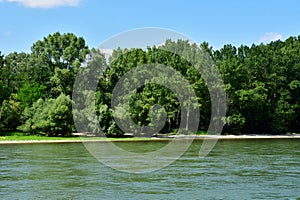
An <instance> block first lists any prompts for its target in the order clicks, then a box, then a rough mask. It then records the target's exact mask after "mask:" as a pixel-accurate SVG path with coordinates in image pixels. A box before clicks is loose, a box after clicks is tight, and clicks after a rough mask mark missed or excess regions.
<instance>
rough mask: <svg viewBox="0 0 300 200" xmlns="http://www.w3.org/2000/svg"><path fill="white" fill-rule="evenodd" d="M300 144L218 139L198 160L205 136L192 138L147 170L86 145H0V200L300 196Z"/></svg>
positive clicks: (128, 144) (147, 145)
mask: <svg viewBox="0 0 300 200" xmlns="http://www.w3.org/2000/svg"><path fill="white" fill-rule="evenodd" d="M299 144H300V140H299V139H293V140H290V139H282V140H279V139H276V140H275V139H268V140H219V141H218V143H217V144H216V146H215V148H214V149H213V150H212V152H210V154H209V155H208V156H207V157H205V158H199V157H198V152H199V148H200V145H201V141H194V142H193V144H192V146H191V147H190V148H189V150H188V151H187V152H186V153H185V154H184V155H183V156H182V157H180V158H179V159H178V160H177V161H175V162H174V163H172V164H171V165H169V166H167V167H165V168H163V169H160V170H157V171H154V172H151V173H141V174H134V173H126V172H119V171H117V170H115V169H112V168H110V167H107V166H105V165H104V164H102V163H100V162H99V161H97V160H96V159H95V158H94V157H93V156H91V155H90V154H89V153H88V151H87V150H86V149H85V147H84V145H82V144H81V143H65V144H22V145H21V144H20V145H0V166H1V167H0V199H300V162H299V161H300V145H299ZM118 145H119V146H121V147H122V145H123V147H124V148H127V149H128V148H132V149H133V150H134V149H135V147H137V149H139V151H141V149H144V150H145V151H147V148H148V150H149V148H153V146H156V145H157V146H161V145H165V144H164V143H163V142H123V143H118ZM141 146H142V147H143V148H140V147H141Z"/></svg>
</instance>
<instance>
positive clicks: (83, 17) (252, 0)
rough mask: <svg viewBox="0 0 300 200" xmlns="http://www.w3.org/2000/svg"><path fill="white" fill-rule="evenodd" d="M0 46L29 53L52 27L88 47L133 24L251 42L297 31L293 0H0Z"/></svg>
mask: <svg viewBox="0 0 300 200" xmlns="http://www.w3.org/2000/svg"><path fill="white" fill-rule="evenodd" d="M0 19H1V22H0V51H1V52H2V53H4V54H8V53H10V52H13V51H17V52H21V51H25V52H29V51H30V47H31V45H32V44H33V43H34V42H36V41H37V40H40V39H43V37H44V36H47V35H48V34H52V33H54V32H56V31H59V32H61V33H65V32H72V33H74V34H75V35H77V36H82V37H84V39H85V40H86V42H87V44H88V46H89V47H97V46H98V45H99V44H100V43H101V42H103V41H104V40H106V39H107V38H109V37H111V36H113V35H115V34H118V33H120V32H123V31H127V30H130V29H135V28H143V27H161V28H168V29H172V30H175V31H178V32H180V33H182V34H185V35H186V36H188V37H189V38H191V39H193V40H195V41H197V42H199V43H200V42H203V41H207V42H209V44H211V45H212V46H213V47H214V48H220V47H222V46H223V45H224V44H228V43H230V44H233V45H241V44H246V45H251V44H252V43H256V44H259V43H260V42H268V41H270V40H276V39H282V40H284V39H285V38H287V37H288V36H297V35H300V26H299V25H300V1H299V0H286V1H284V0H282V1H276V0H231V1H230V0H206V1H200V0H198V1H196V0H195V1H174V0H151V1H142V0H139V1H138V0H136V1H135V0H128V1H125V0H119V1H115V0H106V1H101V0H0Z"/></svg>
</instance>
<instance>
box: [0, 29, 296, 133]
mask: <svg viewBox="0 0 300 200" xmlns="http://www.w3.org/2000/svg"><path fill="white" fill-rule="evenodd" d="M203 52H205V53H206V54H208V55H209V56H210V58H211V60H213V62H214V65H216V66H217V68H218V69H219V72H220V74H221V77H222V79H223V81H224V88H225V91H226V108H227V115H226V117H224V118H223V119H222V120H223V122H224V129H223V133H230V134H266V133H267V134H284V133H287V132H299V131H300V36H298V37H290V38H288V39H286V40H285V41H280V40H278V41H274V42H270V43H269V44H259V45H255V44H253V45H252V46H251V47H248V46H245V45H241V46H240V47H235V46H233V45H224V46H223V48H221V49H219V50H214V49H212V47H210V46H209V44H208V43H206V42H204V43H202V44H200V45H199V44H191V43H190V42H189V41H183V40H178V41H171V40H167V41H166V42H165V43H164V44H163V45H161V46H158V47H156V46H153V47H148V48H147V49H139V48H133V49H120V48H118V49H115V50H114V51H113V54H112V55H111V56H110V57H109V60H107V59H106V58H105V56H104V55H103V54H102V53H101V51H100V50H98V49H94V48H92V49H90V48H89V47H88V46H87V45H86V43H85V40H84V38H82V37H78V36H75V35H74V34H72V33H65V34H61V33H59V32H56V33H54V34H50V35H48V36H47V37H44V38H43V39H42V40H39V41H37V42H35V43H34V44H33V45H32V47H31V52H30V53H24V52H21V53H18V52H13V53H9V54H8V55H3V54H2V53H1V52H0V94H1V95H0V105H1V107H0V130H1V131H2V132H3V131H15V130H19V131H23V132H26V133H28V134H46V135H48V136H54V135H63V136H66V135H70V134H71V133H73V132H75V131H76V129H75V126H74V118H75V119H76V120H77V121H79V123H81V124H83V125H84V126H86V127H87V130H86V131H88V132H91V133H94V134H98V135H108V136H119V135H122V134H123V133H124V131H122V130H121V129H120V127H118V124H117V123H116V121H115V119H114V117H115V118H116V117H117V118H120V119H123V118H130V119H131V120H132V121H133V122H134V123H135V124H137V125H139V126H148V127H152V126H154V125H153V123H155V122H156V123H157V122H159V121H161V120H162V119H164V122H165V123H164V124H162V125H161V130H160V133H172V132H176V131H177V130H178V129H179V128H180V127H179V126H180V122H181V120H182V116H185V115H187V114H188V112H185V114H183V110H182V109H181V107H182V104H185V102H180V101H179V99H180V98H179V97H178V96H176V95H175V94H174V92H173V91H172V90H170V89H169V88H167V87H164V86H162V85H160V84H157V83H149V84H146V85H143V86H141V87H139V88H136V90H135V92H133V93H132V94H131V95H130V96H128V95H127V96H126V94H129V93H130V91H126V88H130V85H128V86H126V84H125V85H123V88H124V91H123V93H122V94H123V95H125V97H123V98H127V99H128V101H129V105H128V106H129V107H128V110H124V108H121V107H120V108H119V107H117V108H116V109H113V108H112V106H111V101H112V100H113V99H112V94H113V91H114V88H115V87H116V84H117V82H118V81H119V80H120V78H121V77H123V76H124V75H125V74H126V73H127V72H129V71H130V70H132V69H134V68H135V67H137V66H141V65H147V66H148V67H150V68H151V66H152V65H153V63H155V65H159V66H160V67H164V66H170V67H172V68H174V69H175V70H176V71H177V72H180V74H181V75H182V76H184V77H185V79H186V80H187V81H188V83H189V85H190V86H191V88H192V89H193V91H194V92H195V95H196V96H195V99H194V101H193V102H194V103H193V104H192V105H189V108H190V107H191V108H198V109H199V110H200V120H199V124H197V127H198V130H199V131H202V130H203V131H205V130H207V128H208V125H209V123H210V120H211V100H210V94H209V91H208V89H207V83H206V82H205V80H204V79H203V75H202V74H201V73H199V70H197V67H195V65H197V64H198V63H201V62H203V60H201V59H200V60H197V59H198V57H197V55H199V54H201V53H203ZM179 55H185V56H184V57H185V58H184V57H182V56H179ZM187 57H188V58H189V59H186V58H187ZM88 60H89V62H87V61H88ZM191 60H192V61H193V62H191ZM94 65H96V66H100V68H99V69H95V68H94V67H93V66H94ZM83 69H84V72H83V73H86V74H87V75H88V74H93V73H90V71H89V70H99V71H100V72H101V74H102V75H101V76H99V77H96V78H97V81H98V84H97V87H96V91H94V92H93V91H89V90H88V89H84V88H82V94H83V95H84V96H85V97H90V98H91V99H93V98H94V99H95V101H94V102H82V105H83V107H82V108H78V109H74V108H73V109H72V104H73V103H74V101H80V96H77V97H76V96H74V95H72V94H73V91H72V90H73V86H74V83H75V79H76V76H77V75H78V73H79V72H80V71H82V70H83ZM153 69H154V67H153ZM143 73H144V74H143ZM146 73H147V72H146V71H145V72H141V73H140V74H138V75H137V76H136V77H132V79H131V80H129V82H128V81H127V84H128V83H130V81H131V82H136V81H138V80H139V79H141V76H143V75H145V74H146ZM159 79H160V80H161V81H162V83H163V81H168V80H167V78H165V77H163V76H161V77H159ZM176 80H177V81H176ZM180 80H181V79H180V78H178V79H177V78H173V79H172V81H173V83H174V84H180ZM86 81H89V80H86ZM185 92H186V91H182V92H181V95H183V96H184V95H185V94H187V93H185ZM73 98H79V99H73ZM186 102H188V101H186ZM91 103H92V104H93V103H94V104H95V105H93V106H90V105H91ZM154 105H161V107H157V109H156V110H154V111H153V109H152V107H153V106H154ZM94 111H95V113H96V115H89V114H88V113H92V112H94ZM128 111H129V112H128ZM73 117H74V118H73ZM153 120H154V121H153ZM100 127H101V129H100ZM77 131H78V130H77Z"/></svg>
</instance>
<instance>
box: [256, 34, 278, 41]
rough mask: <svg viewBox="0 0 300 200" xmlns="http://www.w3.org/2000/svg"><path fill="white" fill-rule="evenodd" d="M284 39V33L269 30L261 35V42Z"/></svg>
mask: <svg viewBox="0 0 300 200" xmlns="http://www.w3.org/2000/svg"><path fill="white" fill-rule="evenodd" d="M280 39H282V35H281V34H278V33H273V32H268V33H265V34H264V35H263V36H261V37H260V39H259V42H271V41H276V40H280Z"/></svg>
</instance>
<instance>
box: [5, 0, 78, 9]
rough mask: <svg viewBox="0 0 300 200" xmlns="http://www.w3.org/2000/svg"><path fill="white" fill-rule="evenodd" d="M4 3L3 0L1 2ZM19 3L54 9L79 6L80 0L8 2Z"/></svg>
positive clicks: (15, 0)
mask: <svg viewBox="0 0 300 200" xmlns="http://www.w3.org/2000/svg"><path fill="white" fill-rule="evenodd" d="M0 1H2V0H0ZM6 1H8V2H17V3H20V4H22V5H23V6H26V7H30V8H54V7H58V6H77V5H78V4H79V2H80V0H6Z"/></svg>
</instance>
